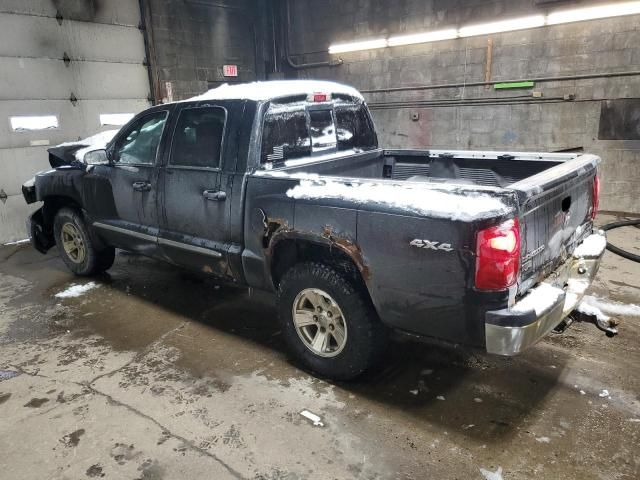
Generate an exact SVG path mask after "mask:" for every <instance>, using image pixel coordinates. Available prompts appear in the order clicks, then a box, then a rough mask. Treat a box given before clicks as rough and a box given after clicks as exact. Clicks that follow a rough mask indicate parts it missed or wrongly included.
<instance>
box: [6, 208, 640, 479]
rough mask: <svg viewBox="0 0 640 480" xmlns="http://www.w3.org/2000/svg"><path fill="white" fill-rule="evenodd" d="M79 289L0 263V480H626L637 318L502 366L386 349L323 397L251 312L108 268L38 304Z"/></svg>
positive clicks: (321, 385) (234, 300) (583, 328)
mask: <svg viewBox="0 0 640 480" xmlns="http://www.w3.org/2000/svg"><path fill="white" fill-rule="evenodd" d="M602 220H609V219H608V218H603V219H602ZM602 220H601V221H602ZM610 237H611V238H612V239H615V241H616V242H617V243H618V244H619V245H620V246H624V245H626V246H627V247H630V248H636V249H637V246H638V245H640V230H638V229H633V228H626V229H623V230H620V231H616V232H612V233H611V235H610ZM88 281H89V280H87V279H77V278H74V277H73V276H72V275H71V274H70V273H69V272H68V271H67V270H66V269H65V267H64V265H63V263H62V261H61V260H60V259H59V258H57V256H56V255H55V253H50V254H49V255H46V256H42V255H40V254H39V253H37V252H35V251H34V250H33V249H31V248H30V247H29V246H28V245H24V246H19V247H4V248H2V249H0V352H1V354H0V452H1V453H0V478H2V479H44V478H46V479H80V478H87V477H88V478H113V479H182V478H191V479H196V478H210V479H226V478H247V479H249V478H251V479H316V478H317V479H349V478H365V479H386V478H398V479H405V478H406V479H424V478H433V479H450V478H451V479H453V478H458V479H482V478H485V477H486V478H490V479H498V478H504V479H505V480H511V479H529V478H544V479H558V478H562V479H573V478H575V479H581V480H583V479H637V478H640V455H639V452H640V375H639V373H640V343H639V339H640V319H639V318H637V317H636V318H632V317H628V318H623V319H622V324H621V327H620V335H619V336H618V337H616V338H614V339H608V338H606V337H605V336H604V334H602V333H601V332H600V331H598V330H597V329H596V328H595V327H593V326H592V325H589V324H578V325H574V326H572V327H571V328H570V329H569V330H568V331H567V332H566V333H564V334H563V335H553V336H551V337H549V338H548V339H547V340H545V341H544V342H542V343H541V344H540V345H538V346H537V347H536V348H534V349H532V350H530V351H529V352H527V353H526V354H525V355H522V356H520V357H518V358H514V359H503V358H494V357H489V356H486V355H483V354H481V353H478V352H475V353H473V354H470V353H465V352H464V351H462V350H460V349H454V348H443V347H435V346H431V345H428V344H425V343H417V342H415V341H409V340H406V339H399V340H397V341H394V342H393V343H392V344H391V345H390V347H389V351H390V353H389V359H388V361H387V363H386V368H385V369H384V370H382V371H380V372H376V373H374V374H372V375H370V376H369V377H368V378H366V379H364V380H362V381H360V382H358V383H353V384H332V383H328V382H325V381H322V380H318V379H316V378H314V377H312V376H310V375H308V374H306V373H305V372H303V371H301V370H300V369H298V368H296V366H295V365H294V364H293V363H292V362H291V361H290V360H289V359H288V357H287V355H286V353H285V352H284V348H283V345H282V341H281V336H280V335H279V331H278V327H277V324H276V321H275V313H274V308H273V305H272V300H271V298H270V297H269V296H267V295H263V294H258V293H255V292H254V293H253V294H250V293H249V292H247V291H246V290H239V289H233V288H229V287H224V286H223V287H218V286H217V285H215V283H214V282H211V281H210V280H203V279H201V278H199V277H196V276H193V275H191V274H189V273H186V272H184V271H181V270H179V269H177V268H174V267H172V266H169V265H165V264H162V263H159V262H155V261H152V260H147V259H144V258H141V257H138V256H132V255H127V254H124V253H120V254H119V255H118V258H117V262H116V265H115V266H114V268H113V269H112V270H111V271H110V272H109V274H108V275H104V276H102V277H100V278H97V279H95V282H96V283H97V285H98V286H97V288H95V289H93V290H91V291H89V292H87V293H86V294H84V295H82V296H80V297H77V298H69V299H62V300H60V299H57V298H55V297H54V295H55V294H56V293H58V292H60V291H63V290H65V289H66V288H68V287H69V285H70V284H72V283H87V282H88ZM592 290H593V292H594V293H595V294H597V295H599V296H601V297H605V298H607V299H609V300H614V301H620V302H626V303H640V301H639V299H640V265H638V264H634V263H632V262H629V261H625V260H622V259H621V258H619V257H616V256H614V255H613V254H611V253H609V252H607V254H606V257H605V261H604V264H603V266H602V269H601V271H600V273H599V276H598V280H597V284H595V285H594V287H593V289H592ZM11 372H13V373H11ZM12 375H15V376H13V377H12ZM9 377H12V378H9ZM603 389H607V390H608V392H609V395H610V398H607V397H601V396H600V393H601V392H602V390H603ZM583 392H584V393H583ZM304 409H306V410H309V411H311V412H313V413H316V414H318V415H320V416H321V417H322V422H323V424H324V426H314V425H313V423H312V422H310V421H308V420H307V419H306V418H304V417H302V416H301V415H300V412H301V411H302V410H304ZM481 469H484V474H483V473H482V470H481ZM489 472H494V473H495V472H501V473H502V477H500V476H499V475H498V474H495V475H494V476H493V477H492V476H491V474H490V473H489Z"/></svg>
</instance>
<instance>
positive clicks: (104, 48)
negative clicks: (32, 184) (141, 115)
mask: <svg viewBox="0 0 640 480" xmlns="http://www.w3.org/2000/svg"><path fill="white" fill-rule="evenodd" d="M56 15H58V16H62V20H60V19H59V18H58V19H56V18H55V17H56ZM139 23H140V11H139V4H138V1H137V0H109V1H106V0H2V2H1V3H0V190H3V191H4V192H5V193H6V194H7V195H8V198H6V199H5V200H4V201H2V200H0V244H2V243H6V242H9V241H14V240H18V239H22V238H25V237H26V235H27V232H26V229H25V218H26V216H27V215H28V213H29V212H30V211H32V210H33V209H34V206H29V205H26V203H25V202H24V199H23V198H22V195H21V193H20V192H21V191H20V188H21V185H22V183H23V182H24V181H25V180H27V179H28V178H30V177H31V176H33V174H34V173H36V172H38V171H41V170H45V169H47V168H49V164H48V161H47V160H48V157H47V153H46V150H47V148H48V147H49V146H53V145H57V144H59V143H62V142H65V141H70V140H77V139H79V138H83V137H87V136H89V135H92V134H94V133H96V132H98V131H103V130H108V129H117V128H118V127H114V126H104V127H103V126H101V125H100V121H99V116H100V114H101V113H137V112H139V111H141V110H143V109H145V108H147V107H148V106H149V102H148V100H147V97H148V96H149V80H148V73H147V69H146V67H145V66H144V65H143V61H144V57H145V51H144V38H143V35H142V33H141V31H140V30H139V29H138V28H137V27H138V24H139ZM65 54H66V56H67V57H68V58H69V59H70V61H66V62H65V61H64V60H63V58H64V56H65ZM72 96H73V97H74V101H71V99H72ZM21 115H56V116H57V118H58V122H59V126H58V128H56V129H50V130H40V131H31V132H14V131H12V129H11V127H10V123H9V117H11V116H21ZM46 144H48V145H46Z"/></svg>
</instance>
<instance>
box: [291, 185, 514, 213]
mask: <svg viewBox="0 0 640 480" xmlns="http://www.w3.org/2000/svg"><path fill="white" fill-rule="evenodd" d="M287 196H288V197H290V198H295V199H317V198H328V199H336V200H348V201H352V202H356V203H359V204H367V203H379V204H383V205H387V206H390V207H394V208H398V209H402V210H406V211H408V212H412V213H417V214H420V215H428V216H430V217H435V218H448V219H451V220H463V221H469V220H474V219H481V218H486V217H490V216H496V215H505V214H507V213H509V212H510V211H511V209H510V207H509V206H508V205H506V204H505V203H504V202H503V201H502V199H500V198H499V197H496V196H492V195H488V194H486V193H478V192H465V193H461V192H460V191H453V190H451V191H447V190H442V189H438V190H437V189H433V188H426V187H425V186H422V185H399V184H397V183H376V182H363V183H360V182H349V183H344V182H339V181H334V180H324V179H322V180H315V179H309V180H301V181H300V184H299V185H297V186H295V187H293V188H291V189H289V190H288V191H287Z"/></svg>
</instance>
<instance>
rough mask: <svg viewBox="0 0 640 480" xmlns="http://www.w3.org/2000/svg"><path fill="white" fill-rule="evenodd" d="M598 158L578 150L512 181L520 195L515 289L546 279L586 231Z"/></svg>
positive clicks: (521, 290) (587, 229)
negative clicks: (551, 164)
mask: <svg viewBox="0 0 640 480" xmlns="http://www.w3.org/2000/svg"><path fill="white" fill-rule="evenodd" d="M599 162H600V158H599V157H597V156H595V155H578V156H576V157H575V158H573V159H570V160H567V161H566V162H564V163H562V164H560V165H557V166H555V167H552V168H550V169H548V170H545V171H543V172H542V173H539V174H537V175H534V176H532V177H529V178H527V179H525V180H522V181H520V182H517V183H515V184H513V185H512V186H511V187H512V188H514V189H515V190H516V191H517V192H518V196H519V199H520V225H521V237H522V240H521V242H522V243H521V245H522V247H521V258H520V262H521V263H520V265H521V267H520V282H519V288H518V293H520V294H521V293H524V292H525V291H527V290H528V289H529V288H530V287H531V286H533V285H535V284H536V283H538V282H539V281H541V280H542V279H544V278H546V277H547V276H548V275H549V274H550V273H551V272H552V271H554V270H555V269H556V268H557V267H558V266H559V265H560V264H561V263H563V262H564V261H565V260H566V259H567V258H568V257H569V255H571V254H572V253H573V250H574V249H575V247H576V246H577V244H578V243H580V241H581V240H582V239H583V238H584V237H585V236H587V235H589V234H590V233H591V230H592V224H593V223H592V222H593V221H592V212H593V204H594V182H595V176H596V166H597V164H598V163H599Z"/></svg>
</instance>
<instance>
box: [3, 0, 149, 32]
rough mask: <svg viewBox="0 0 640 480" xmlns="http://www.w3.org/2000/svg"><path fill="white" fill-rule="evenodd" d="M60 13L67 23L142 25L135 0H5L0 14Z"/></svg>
mask: <svg viewBox="0 0 640 480" xmlns="http://www.w3.org/2000/svg"><path fill="white" fill-rule="evenodd" d="M58 12H60V14H61V15H62V17H63V18H64V19H65V20H78V21H85V22H92V23H109V24H113V25H131V26H134V27H137V26H138V24H139V23H140V10H139V6H138V2H137V1H132V0H53V1H47V0H2V2H1V3H0V13H13V14H23V15H30V16H44V17H52V18H55V16H56V14H57V13H58ZM65 20H63V22H64V21H65Z"/></svg>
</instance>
